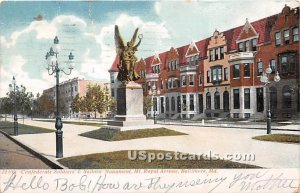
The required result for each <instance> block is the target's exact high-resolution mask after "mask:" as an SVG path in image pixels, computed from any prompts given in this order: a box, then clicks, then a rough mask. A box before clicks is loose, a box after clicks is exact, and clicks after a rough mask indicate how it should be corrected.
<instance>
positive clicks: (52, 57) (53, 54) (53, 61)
mask: <svg viewBox="0 0 300 193" xmlns="http://www.w3.org/2000/svg"><path fill="white" fill-rule="evenodd" d="M59 51H60V45H59V40H58V38H57V36H55V38H54V45H53V47H51V48H50V51H49V52H47V54H46V61H47V68H46V69H47V70H48V74H49V75H53V74H54V73H55V77H56V121H55V128H56V132H55V133H56V157H57V158H61V157H63V131H62V127H63V123H62V120H61V117H60V99H59V73H60V72H63V73H64V74H66V75H70V74H71V72H72V70H73V68H74V67H73V66H74V62H73V59H74V55H73V54H72V52H70V54H69V60H68V62H67V64H68V69H69V72H66V71H64V68H60V67H59V65H58V61H57V55H58V54H59Z"/></svg>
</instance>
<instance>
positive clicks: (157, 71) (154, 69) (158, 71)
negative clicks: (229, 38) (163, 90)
mask: <svg viewBox="0 0 300 193" xmlns="http://www.w3.org/2000/svg"><path fill="white" fill-rule="evenodd" d="M152 73H160V66H159V64H158V65H155V66H152Z"/></svg>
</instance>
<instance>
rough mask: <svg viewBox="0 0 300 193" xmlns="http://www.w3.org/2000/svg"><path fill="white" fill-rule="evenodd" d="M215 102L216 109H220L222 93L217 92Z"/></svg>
mask: <svg viewBox="0 0 300 193" xmlns="http://www.w3.org/2000/svg"><path fill="white" fill-rule="evenodd" d="M214 102H215V104H214V105H215V109H220V93H219V92H218V91H216V92H215V96H214Z"/></svg>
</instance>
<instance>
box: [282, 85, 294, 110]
mask: <svg viewBox="0 0 300 193" xmlns="http://www.w3.org/2000/svg"><path fill="white" fill-rule="evenodd" d="M282 105H283V107H284V108H291V107H292V90H291V88H290V87H289V86H287V85H286V86H284V87H283V88H282Z"/></svg>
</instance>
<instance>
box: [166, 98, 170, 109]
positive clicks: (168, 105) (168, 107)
mask: <svg viewBox="0 0 300 193" xmlns="http://www.w3.org/2000/svg"><path fill="white" fill-rule="evenodd" d="M169 110H170V104H169V97H166V111H169Z"/></svg>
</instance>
